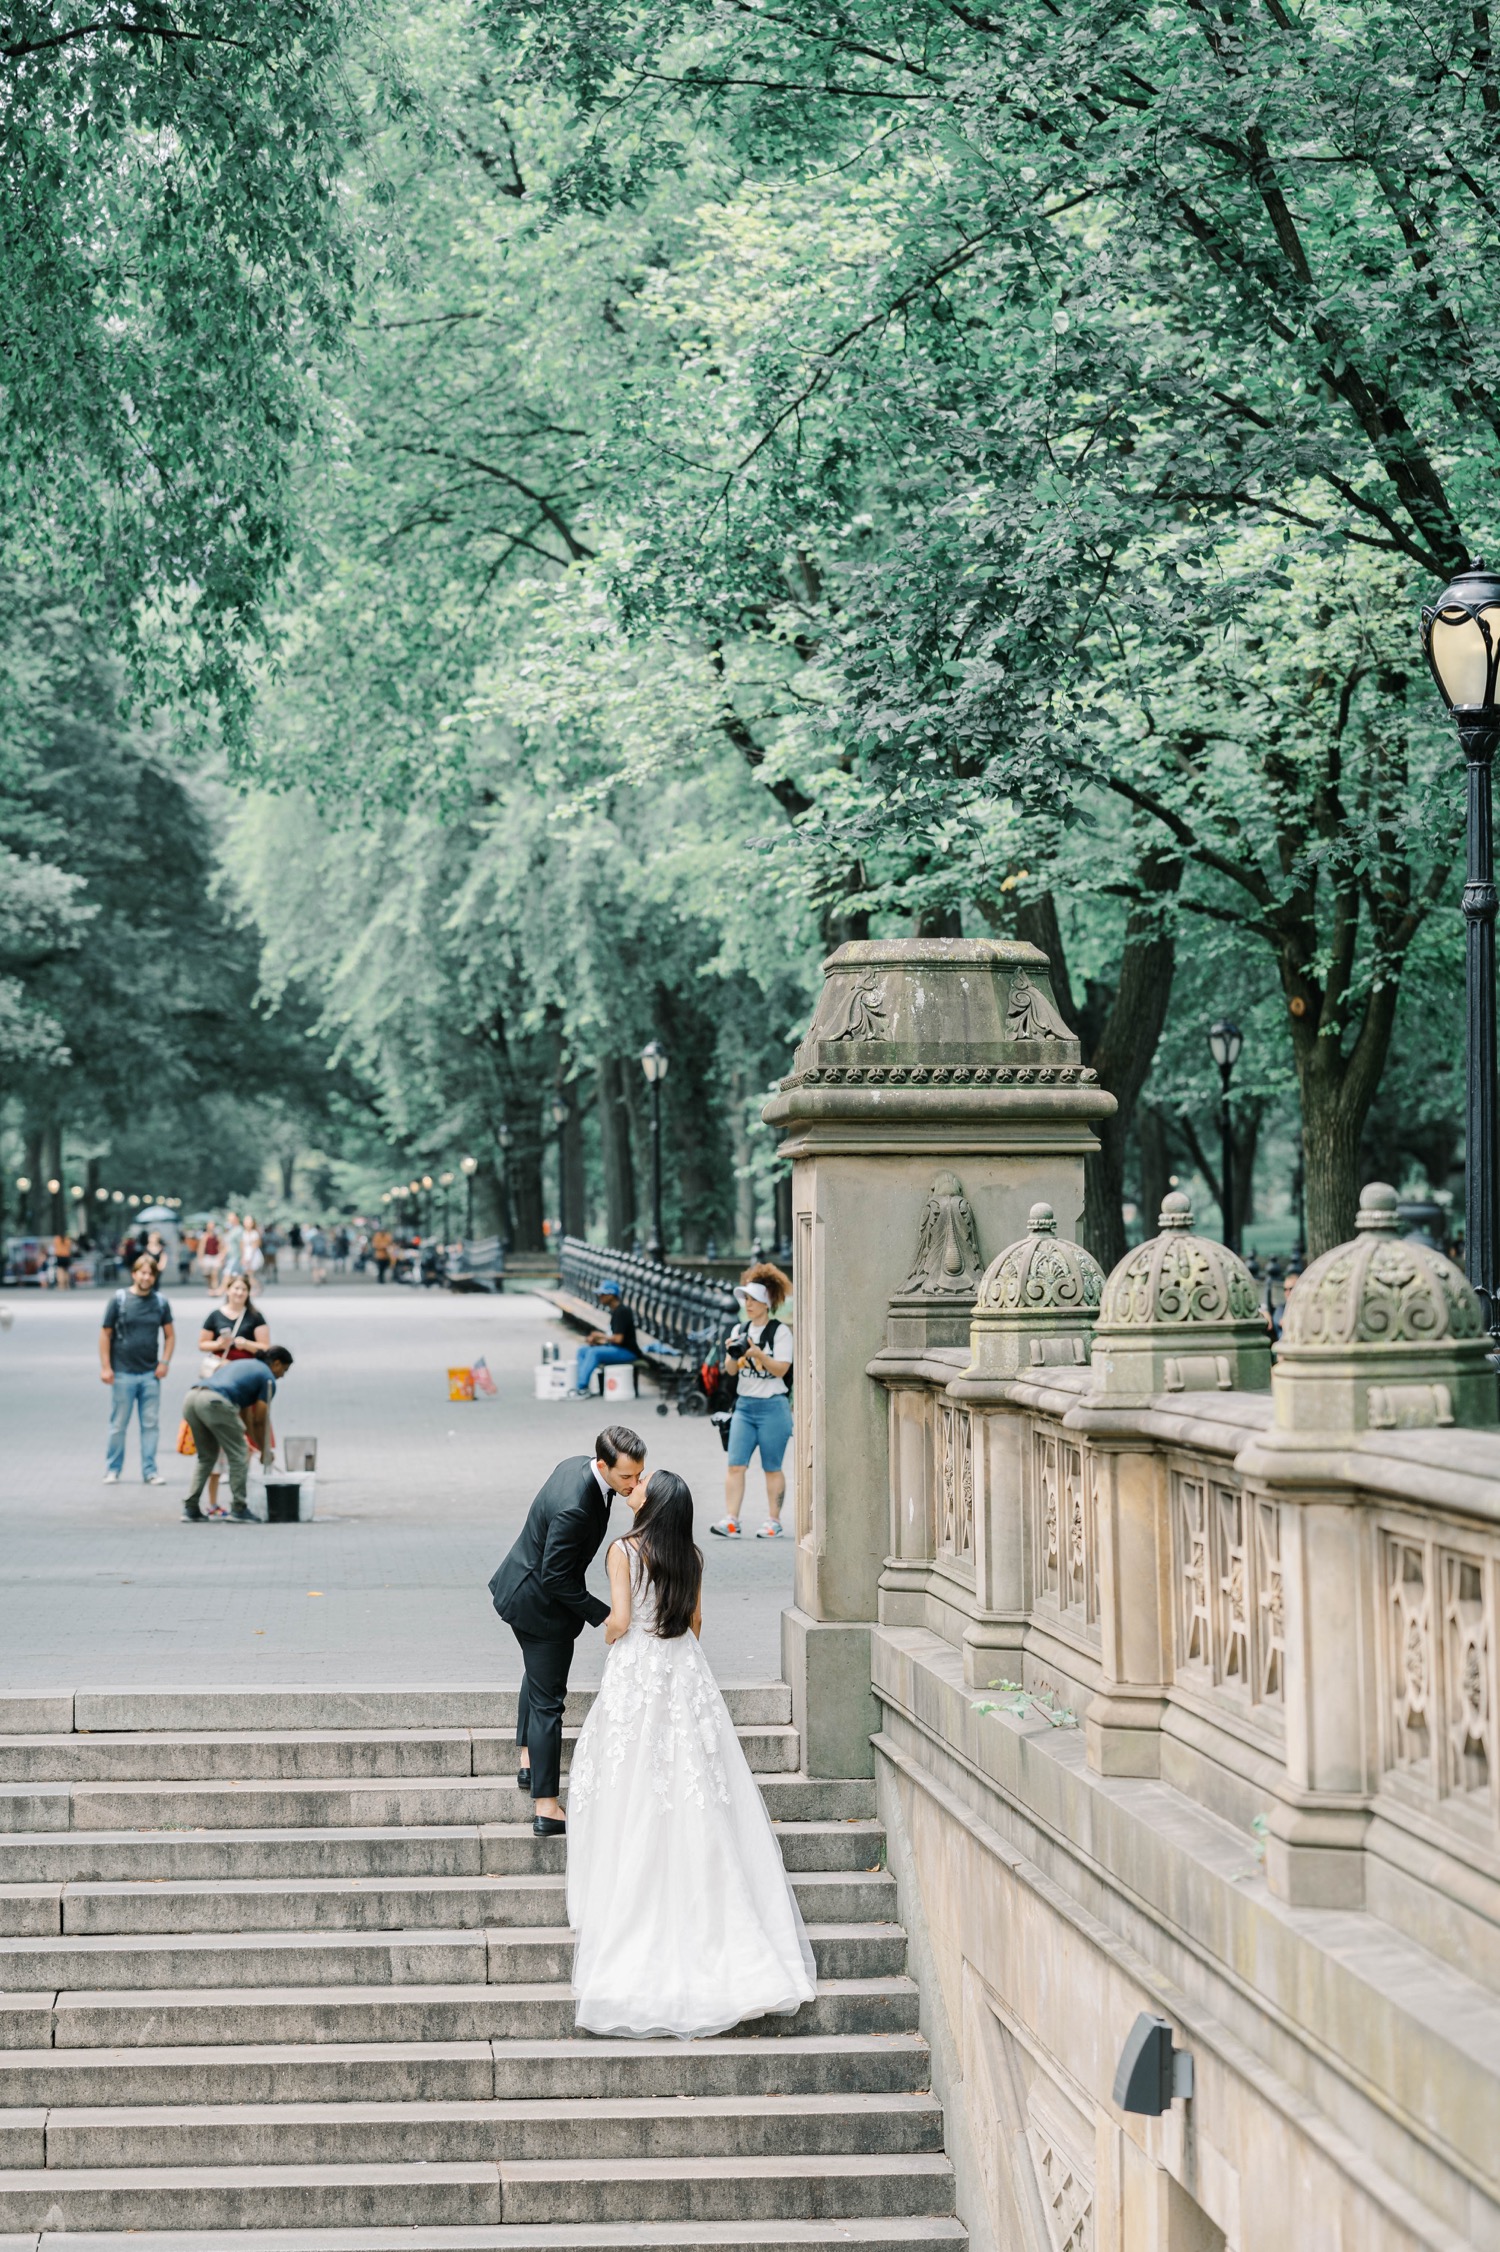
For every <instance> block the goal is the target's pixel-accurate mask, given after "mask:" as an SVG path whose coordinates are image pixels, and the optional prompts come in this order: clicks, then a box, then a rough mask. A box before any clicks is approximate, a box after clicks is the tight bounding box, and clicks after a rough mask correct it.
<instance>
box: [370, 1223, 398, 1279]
mask: <svg viewBox="0 0 1500 2252" xmlns="http://www.w3.org/2000/svg"><path fill="white" fill-rule="evenodd" d="M395 1248H396V1247H395V1244H394V1243H393V1242H392V1240H391V1231H390V1229H389V1228H377V1229H376V1230H375V1235H374V1240H373V1241H372V1242H371V1245H370V1250H371V1253H372V1255H373V1257H374V1260H375V1280H376V1281H377V1282H384V1281H385V1280H386V1278H387V1276H388V1275H389V1274H390V1271H391V1260H392V1258H393V1256H394V1254H395Z"/></svg>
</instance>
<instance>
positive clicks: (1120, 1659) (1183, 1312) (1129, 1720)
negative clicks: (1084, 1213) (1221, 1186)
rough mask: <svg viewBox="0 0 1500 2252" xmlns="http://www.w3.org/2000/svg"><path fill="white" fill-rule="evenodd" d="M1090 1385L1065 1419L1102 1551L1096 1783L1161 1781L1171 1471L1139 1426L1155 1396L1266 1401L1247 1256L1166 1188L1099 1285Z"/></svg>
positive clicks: (1092, 1738) (1092, 1748) (1264, 1341)
mask: <svg viewBox="0 0 1500 2252" xmlns="http://www.w3.org/2000/svg"><path fill="white" fill-rule="evenodd" d="M1093 1366H1094V1390H1093V1392H1092V1393H1091V1394H1090V1396H1089V1398H1088V1399H1087V1400H1086V1401H1083V1402H1081V1403H1080V1405H1079V1406H1078V1407H1076V1408H1075V1409H1074V1410H1073V1411H1072V1413H1071V1414H1070V1415H1069V1416H1068V1417H1067V1427H1068V1428H1069V1429H1070V1430H1076V1431H1078V1432H1080V1433H1081V1434H1083V1435H1085V1436H1086V1438H1087V1443H1088V1472H1087V1474H1088V1475H1090V1476H1091V1477H1092V1480H1093V1493H1094V1508H1095V1522H1096V1525H1097V1530H1098V1542H1099V1640H1100V1659H1101V1664H1102V1669H1103V1681H1102V1683H1101V1686H1100V1688H1099V1691H1098V1694H1097V1695H1096V1696H1095V1697H1094V1698H1093V1699H1092V1701H1091V1702H1090V1705H1089V1709H1088V1712H1087V1714H1086V1715H1085V1719H1084V1727H1085V1730H1086V1734H1087V1739H1088V1756H1089V1764H1090V1766H1091V1767H1093V1768H1095V1769H1096V1770H1097V1772H1098V1773H1100V1774H1101V1775H1159V1774H1160V1772H1161V1734H1160V1731H1161V1722H1162V1715H1163V1712H1164V1710H1165V1707H1166V1701H1167V1685H1168V1683H1169V1682H1170V1681H1171V1679H1172V1666H1173V1650H1172V1590H1171V1586H1170V1569H1171V1542H1170V1535H1169V1526H1168V1509H1169V1505H1170V1497H1169V1494H1168V1491H1167V1478H1168V1466H1167V1461H1166V1457H1165V1455H1164V1454H1163V1452H1162V1450H1161V1448H1160V1446H1158V1445H1155V1444H1153V1443H1152V1440H1151V1438H1150V1437H1149V1436H1148V1435H1147V1434H1145V1433H1144V1432H1143V1431H1142V1428H1141V1410H1142V1409H1143V1408H1145V1407H1146V1406H1147V1405H1148V1404H1149V1402H1150V1401H1151V1400H1152V1399H1154V1398H1156V1397H1157V1396H1158V1395H1160V1394H1164V1393H1165V1394H1168V1395H1170V1394H1174V1393H1175V1394H1186V1393H1192V1392H1205V1391H1207V1392H1228V1391H1257V1392H1263V1391H1264V1390H1265V1389H1266V1386H1267V1385H1268V1384H1269V1382H1270V1377H1271V1350H1270V1340H1269V1338H1268V1336H1267V1334H1266V1327H1265V1320H1264V1317H1263V1315H1262V1313H1261V1309H1260V1300H1259V1297H1258V1294H1257V1292H1256V1287H1255V1280H1254V1277H1253V1276H1252V1275H1251V1273H1250V1271H1249V1269H1248V1268H1247V1267H1246V1266H1245V1264H1244V1263H1243V1261H1242V1260H1240V1259H1238V1258H1237V1257H1236V1256H1235V1254H1234V1253H1233V1252H1232V1251H1230V1250H1227V1249H1226V1248H1225V1246H1224V1245H1223V1244H1222V1243H1215V1242H1214V1241H1213V1240H1212V1238H1211V1237H1208V1236H1200V1235H1195V1234H1194V1233H1193V1208H1192V1205H1191V1204H1190V1202H1189V1200H1188V1199H1187V1197H1185V1196H1184V1195H1183V1194H1182V1193H1181V1191H1180V1190H1174V1191H1173V1193H1172V1194H1171V1195H1170V1196H1169V1197H1167V1199H1166V1200H1165V1202H1164V1203H1163V1205H1162V1208H1161V1226H1160V1233H1159V1234H1157V1235H1155V1236H1152V1237H1150V1238H1149V1239H1148V1240H1147V1241H1146V1242H1145V1243H1142V1244H1139V1245H1138V1246H1137V1247H1136V1249H1135V1250H1134V1251H1130V1252H1127V1253H1126V1255H1125V1257H1124V1258H1123V1259H1122V1260H1121V1262H1120V1264H1119V1265H1118V1266H1117V1267H1116V1268H1115V1270H1114V1272H1113V1273H1112V1274H1111V1275H1110V1277H1109V1280H1108V1281H1107V1282H1106V1283H1105V1286H1104V1297H1103V1302H1102V1304H1101V1306H1100V1309H1099V1322H1098V1327H1097V1328H1096V1330H1095V1332H1094V1355H1093Z"/></svg>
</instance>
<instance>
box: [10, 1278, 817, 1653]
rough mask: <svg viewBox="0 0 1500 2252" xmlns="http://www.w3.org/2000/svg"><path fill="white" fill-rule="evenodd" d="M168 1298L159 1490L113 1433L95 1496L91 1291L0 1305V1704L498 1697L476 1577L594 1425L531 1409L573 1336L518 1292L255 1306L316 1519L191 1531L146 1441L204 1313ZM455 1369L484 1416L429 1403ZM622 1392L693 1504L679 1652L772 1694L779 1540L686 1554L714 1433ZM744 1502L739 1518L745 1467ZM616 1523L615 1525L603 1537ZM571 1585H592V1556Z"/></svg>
mask: <svg viewBox="0 0 1500 2252" xmlns="http://www.w3.org/2000/svg"><path fill="white" fill-rule="evenodd" d="M170 1296H171V1298H172V1300H173V1306H174V1312H175V1313H176V1316H177V1329H178V1356H177V1360H176V1363H175V1365H174V1368H173V1371H172V1374H171V1376H170V1377H169V1378H168V1380H167V1382H166V1384H165V1385H164V1387H163V1402H162V1435H163V1452H162V1458H161V1464H160V1467H161V1468H162V1470H163V1471H164V1472H165V1474H166V1477H167V1480H168V1483H167V1485H166V1486H164V1487H148V1486H144V1485H142V1484H141V1483H140V1464H139V1457H138V1454H137V1451H136V1433H135V1430H134V1429H132V1433H131V1439H130V1451H129V1455H128V1458H127V1461H126V1467H125V1476H124V1478H123V1479H122V1481H121V1483H120V1484H119V1485H118V1486H108V1487H107V1486H105V1485H104V1484H103V1483H102V1481H103V1476H104V1440H105V1428H106V1424H107V1421H108V1412H109V1408H108V1394H107V1392H106V1390H105V1388H104V1386H103V1385H102V1384H100V1382H99V1379H98V1370H97V1359H96V1350H97V1348H96V1338H95V1332H96V1330H97V1328H98V1325H99V1320H100V1316H101V1312H102V1309H103V1305H104V1302H105V1300H104V1293H102V1292H98V1291H88V1292H85V1291H79V1292H75V1293H73V1294H71V1295H63V1296H57V1297H52V1296H43V1295H42V1294H41V1293H39V1292H38V1293H27V1294H22V1293H20V1292H17V1291H7V1292H6V1293H5V1294H4V1298H3V1300H0V1305H3V1307H4V1308H5V1310H6V1311H8V1312H10V1313H12V1314H13V1315H14V1320H13V1323H12V1326H11V1327H10V1328H9V1329H8V1330H0V1433H3V1454H0V1464H3V1469H0V1688H5V1689H67V1688H77V1687H83V1686H87V1687H113V1686H120V1687H127V1686H151V1685H156V1686H178V1685H184V1684H191V1683H194V1682H200V1681H201V1682H204V1683H210V1682H211V1683H218V1684H237V1683H241V1682H243V1683H247V1684H262V1683H276V1682H280V1683H294V1682H320V1681H334V1680H337V1681H340V1682H345V1683H350V1684H361V1685H363V1684H368V1685H371V1686H379V1685H382V1684H385V1685H390V1684H400V1683H405V1682H412V1683H482V1682H488V1681H496V1682H501V1683H509V1682H513V1681H515V1680H517V1679H518V1678H519V1672H520V1667H519V1659H518V1654H517V1651H516V1647H515V1644H514V1643H513V1641H512V1640H511V1638H510V1635H509V1634H508V1632H507V1631H506V1629H505V1628H504V1627H503V1626H502V1625H501V1623H500V1621H499V1620H498V1619H497V1618H496V1617H495V1615H494V1612H493V1610H492V1609H491V1607H490V1600H489V1595H488V1591H487V1587H486V1582H487V1581H488V1579H489V1577H490V1574H491V1573H492V1572H493V1570H494V1568H495V1566H496V1564H497V1563H498V1562H499V1560H500V1558H501V1556H502V1555H503V1554H504V1552H505V1550H506V1548H507V1547H508V1545H509V1543H510V1541H511V1539H512V1538H513V1537H514V1534H515V1531H516V1529H517V1527H518V1526H519V1524H520V1523H521V1520H522V1518H523V1517H524V1515H525V1512H526V1509H527V1507H528V1506H529V1504H530V1501H531V1498H532V1495H533V1494H534V1493H535V1491H536V1489H537V1487H538V1486H539V1485H540V1484H541V1482H542V1480H543V1478H545V1476H546V1474H547V1472H548V1471H549V1470H550V1468H551V1467H552V1465H553V1463H554V1462H555V1461H556V1460H557V1459H558V1458H559V1457H560V1456H563V1455H567V1454H573V1453H582V1452H586V1451H588V1450H589V1448H590V1445H591V1441H592V1438H593V1434H594V1432H595V1430H596V1429H597V1428H598V1426H599V1424H600V1422H601V1421H603V1420H605V1419H606V1417H605V1411H604V1410H603V1409H602V1408H601V1407H600V1405H599V1403H598V1402H597V1401H596V1402H593V1403H591V1404H588V1405H585V1404H583V1403H581V1402H579V1403H574V1402H568V1401H559V1402H548V1403H542V1402H538V1401H537V1400H536V1399H535V1398H534V1397H533V1393H532V1369H533V1367H534V1365H535V1363H536V1361H537V1359H538V1357H539V1353H540V1348H541V1345H542V1342H543V1340H544V1339H552V1340H555V1341H557V1342H558V1343H560V1344H561V1345H562V1346H563V1348H564V1351H565V1352H568V1353H570V1352H571V1351H572V1348H573V1345H574V1344H575V1343H576V1335H575V1333H573V1332H570V1331H568V1330H567V1329H566V1328H565V1326H564V1325H563V1324H562V1323H561V1322H559V1321H557V1320H556V1319H555V1318H554V1317H552V1316H551V1314H550V1310H549V1309H548V1308H547V1307H546V1305H545V1303H544V1302H543V1301H542V1300H540V1299H536V1298H532V1297H527V1296H515V1297H504V1298H464V1299H459V1298H452V1297H449V1296H448V1295H447V1294H446V1293H442V1292H436V1291H434V1292H426V1293H422V1294H421V1295H418V1293H416V1292H415V1291H411V1290H407V1289H397V1288H395V1287H390V1288H388V1289H386V1290H384V1291H382V1290H377V1289H376V1288H374V1286H373V1285H368V1286H352V1285H346V1286H344V1287H342V1288H330V1289H327V1290H314V1289H312V1288H311V1287H308V1286H306V1285H302V1286H300V1287H299V1286H296V1285H293V1284H290V1283H288V1284H285V1285H283V1286H282V1287H280V1288H279V1289H275V1290H271V1291H268V1292H267V1293H266V1309H267V1313H268V1315H269V1317H270V1320H271V1328H272V1334H273V1335H274V1336H276V1337H277V1338H279V1339H284V1340H285V1342H286V1343H287V1344H288V1345H290V1346H291V1348H292V1350H293V1351H294V1352H295V1354H296V1356H297V1363H296V1366H295V1368H294V1369H293V1370H292V1371H291V1374H290V1375H289V1376H288V1378H287V1380H286V1383H285V1385H284V1387H283V1388H282V1391H281V1394H280V1396H279V1398H278V1401H277V1411H276V1422H277V1429H278V1432H279V1433H280V1434H281V1435H283V1436H286V1435H295V1434H301V1433H314V1434H316V1436H317V1439H318V1505H317V1507H318V1513H317V1517H316V1519H315V1520H314V1522H313V1523H312V1524H309V1525H260V1524H257V1525H250V1526H231V1525H227V1524H218V1523H213V1522H210V1523H207V1524H204V1525H196V1526H195V1525H189V1524H186V1523H184V1522H183V1521H182V1516H181V1507H182V1497H183V1495H184V1493H185V1491H186V1489H187V1485H188V1480H189V1476H190V1473H191V1467H192V1466H191V1464H190V1463H189V1462H186V1461H184V1460H183V1459H182V1458H181V1457H179V1456H178V1455H177V1454H175V1453H174V1452H173V1451H172V1446H173V1441H174V1438H175V1434H176V1430H177V1422H178V1416H179V1412H180V1407H181V1401H182V1396H183V1393H184V1392H185V1391H186V1389H187V1386H188V1383H189V1382H190V1381H191V1379H192V1377H193V1376H194V1375H195V1373H196V1369H197V1354H196V1352H194V1351H193V1350H192V1345H193V1341H194V1339H195V1338H196V1335H197V1324H198V1322H199V1320H201V1317H202V1314H203V1312H204V1311H206V1310H207V1306H208V1303H209V1301H208V1300H207V1298H206V1296H205V1294H204V1293H203V1292H202V1291H200V1290H186V1291H182V1290H173V1291H172V1292H170ZM478 1354H483V1355H484V1356H485V1357H486V1359H487V1360H488V1362H489V1366H490V1370H491V1372H492V1374H493V1376H494V1378H495V1382H496V1385H497V1386H498V1389H499V1397H498V1398H497V1399H493V1400H481V1401H475V1402H473V1403H468V1402H464V1403H461V1404H453V1403H450V1402H449V1400H448V1397H447V1376H446V1371H447V1368H448V1366H449V1364H450V1362H451V1363H466V1362H468V1361H470V1360H472V1359H473V1358H474V1357H475V1356H476V1355H478ZM642 1389H643V1396H642V1398H641V1400H640V1401H639V1402H638V1403H637V1404H636V1406H635V1408H634V1409H633V1410H629V1411H627V1412H626V1413H625V1415H624V1416H623V1418H622V1420H624V1421H627V1422H630V1421H634V1422H635V1423H637V1424H638V1426H639V1428H640V1430H641V1433H642V1435H643V1437H644V1438H645V1440H646V1442H647V1446H648V1449H649V1450H650V1451H649V1458H648V1461H649V1465H653V1466H654V1465H655V1464H657V1463H666V1464H669V1465H670V1466H671V1467H672V1468H673V1469H676V1470H680V1471H681V1472H682V1474H683V1475H684V1476H685V1477H686V1478H687V1479H688V1480H689V1482H690V1483H691V1485H692V1487H693V1490H694V1494H695V1497H696V1500H697V1504H698V1536H699V1541H700V1544H701V1545H702V1547H703V1549H704V1551H705V1557H706V1564H705V1585H704V1630H703V1642H704V1648H705V1650H706V1651H707V1652H708V1654H709V1656H710V1658H711V1660H712V1662H713V1665H714V1668H715V1670H716V1672H717V1673H718V1675H719V1678H720V1680H721V1681H749V1680H767V1679H771V1678H774V1677H775V1676H777V1675H778V1674H779V1673H780V1670H781V1667H780V1623H779V1622H780V1613H781V1611H782V1609H783V1607H784V1606H785V1605H786V1604H787V1603H788V1602H789V1601H790V1600H791V1587H792V1558H791V1542H790V1540H786V1541H784V1542H782V1543H778V1544H771V1543H768V1542H758V1541H755V1540H752V1539H746V1540H744V1541H741V1542H738V1543H726V1542H722V1541H717V1540H712V1539H710V1538H709V1535H708V1527H709V1524H710V1523H711V1522H712V1520H713V1519H714V1518H715V1517H718V1516H720V1515H722V1512H723V1472H724V1457H723V1453H722V1450H721V1448H720V1445H719V1442H718V1439H717V1438H716V1436H715V1435H714V1432H713V1430H712V1429H711V1427H710V1426H709V1425H708V1424H707V1423H705V1422H699V1421H695V1420H692V1419H690V1418H686V1417H679V1416H677V1415H675V1414H673V1415H672V1416H671V1417H669V1418H662V1417H659V1416H658V1415H657V1413H656V1406H655V1398H654V1394H653V1395H651V1396H649V1397H648V1396H646V1393H647V1388H646V1387H645V1386H644V1385H643V1388H642ZM751 1489H752V1496H753V1498H754V1499H755V1500H756V1501H757V1502H758V1500H759V1498H760V1473H759V1470H758V1468H757V1469H754V1470H752V1472H751ZM788 1514H789V1515H790V1511H789V1512H788ZM621 1521H622V1512H620V1511H619V1510H616V1511H615V1513H614V1516H613V1517H612V1520H611V1522H612V1525H615V1524H618V1523H619V1522H621ZM751 1521H752V1522H755V1521H758V1520H757V1519H755V1518H752V1519H751ZM592 1576H593V1581H594V1584H595V1585H597V1586H598V1587H599V1588H600V1589H601V1591H602V1590H603V1589H604V1580H603V1557H602V1555H601V1557H600V1558H599V1560H598V1563H597V1564H596V1566H595V1569H594V1573H593V1575H592ZM603 1657H604V1648H603V1641H602V1638H601V1637H600V1636H599V1635H598V1634H597V1633H592V1632H590V1633H586V1634H585V1635H584V1637H583V1639H582V1641H581V1643H580V1645H579V1653H578V1660H577V1663H576V1664H575V1668H574V1675H573V1678H574V1680H575V1681H576V1682H578V1683H579V1684H580V1685H581V1686H585V1687H587V1686H589V1685H590V1684H592V1683H593V1682H595V1681H596V1680H597V1679H598V1674H599V1668H600V1666H601V1665H602V1662H603Z"/></svg>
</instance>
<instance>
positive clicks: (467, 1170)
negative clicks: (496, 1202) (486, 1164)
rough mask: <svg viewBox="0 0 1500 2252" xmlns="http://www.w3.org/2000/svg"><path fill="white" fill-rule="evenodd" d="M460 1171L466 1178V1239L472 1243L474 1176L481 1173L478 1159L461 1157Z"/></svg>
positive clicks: (459, 1162)
mask: <svg viewBox="0 0 1500 2252" xmlns="http://www.w3.org/2000/svg"><path fill="white" fill-rule="evenodd" d="M458 1169H459V1171H460V1173H462V1175H463V1177H464V1197H465V1200H466V1201H465V1205H464V1238H465V1241H466V1242H469V1243H472V1242H473V1240H474V1175H475V1174H476V1173H477V1172H478V1171H479V1160H478V1158H477V1157H461V1158H460V1159H459V1161H458Z"/></svg>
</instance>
